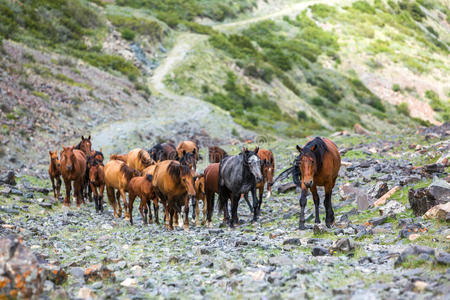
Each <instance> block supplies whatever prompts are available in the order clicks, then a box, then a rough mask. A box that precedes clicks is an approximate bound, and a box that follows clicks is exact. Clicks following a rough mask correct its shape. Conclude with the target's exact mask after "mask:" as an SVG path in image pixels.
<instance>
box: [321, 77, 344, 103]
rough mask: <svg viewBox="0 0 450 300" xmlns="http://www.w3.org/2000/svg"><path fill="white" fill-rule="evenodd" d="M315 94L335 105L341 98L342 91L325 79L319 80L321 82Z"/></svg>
mask: <svg viewBox="0 0 450 300" xmlns="http://www.w3.org/2000/svg"><path fill="white" fill-rule="evenodd" d="M317 93H318V94H319V95H320V96H322V97H324V98H326V99H328V100H330V101H331V102H333V103H335V104H336V103H339V101H340V100H341V99H342V98H343V91H342V89H341V88H340V87H337V86H334V85H333V84H332V83H331V82H329V81H327V80H325V79H321V82H320V83H319V86H318V88H317Z"/></svg>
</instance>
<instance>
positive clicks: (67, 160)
mask: <svg viewBox="0 0 450 300" xmlns="http://www.w3.org/2000/svg"><path fill="white" fill-rule="evenodd" d="M74 148H75V147H74V146H72V147H64V146H63V151H62V152H61V162H62V163H63V164H64V165H65V168H66V169H67V171H69V172H71V171H72V169H73V165H74V163H75V153H74V152H73V150H74Z"/></svg>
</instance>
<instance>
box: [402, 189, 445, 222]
mask: <svg viewBox="0 0 450 300" xmlns="http://www.w3.org/2000/svg"><path fill="white" fill-rule="evenodd" d="M408 199H409V204H410V205H411V209H412V210H413V212H414V215H416V216H422V215H423V214H424V213H426V212H427V211H428V210H429V209H430V208H432V207H433V206H436V205H438V204H439V203H438V201H437V200H436V199H435V198H434V196H433V195H432V194H431V193H430V191H429V190H428V189H427V188H419V189H416V190H414V189H410V190H409V191H408Z"/></svg>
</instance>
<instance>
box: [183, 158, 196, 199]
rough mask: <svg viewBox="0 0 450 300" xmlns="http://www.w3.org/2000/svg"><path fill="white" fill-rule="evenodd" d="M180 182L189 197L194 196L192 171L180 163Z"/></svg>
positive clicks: (193, 174)
mask: <svg viewBox="0 0 450 300" xmlns="http://www.w3.org/2000/svg"><path fill="white" fill-rule="evenodd" d="M179 168H180V181H181V184H182V185H183V187H184V188H185V189H186V192H187V193H188V195H189V196H190V197H194V196H195V187H194V176H195V173H194V171H193V170H192V169H191V168H189V167H188V166H186V165H183V164H181V163H180V166H179Z"/></svg>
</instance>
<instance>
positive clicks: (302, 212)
mask: <svg viewBox="0 0 450 300" xmlns="http://www.w3.org/2000/svg"><path fill="white" fill-rule="evenodd" d="M307 194H308V190H307V189H306V188H305V189H302V195H301V196H300V223H299V226H298V228H299V229H300V230H305V229H306V227H305V207H306V195H307Z"/></svg>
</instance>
